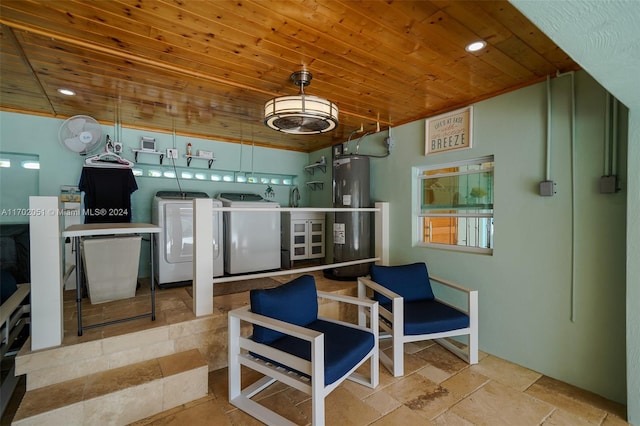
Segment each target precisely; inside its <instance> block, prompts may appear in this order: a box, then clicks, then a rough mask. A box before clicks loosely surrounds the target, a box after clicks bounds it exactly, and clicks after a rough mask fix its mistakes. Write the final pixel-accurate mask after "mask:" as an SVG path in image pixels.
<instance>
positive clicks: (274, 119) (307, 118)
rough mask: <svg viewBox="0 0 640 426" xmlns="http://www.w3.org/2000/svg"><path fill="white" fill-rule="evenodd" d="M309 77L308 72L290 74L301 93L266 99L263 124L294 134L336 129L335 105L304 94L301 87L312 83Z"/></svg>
mask: <svg viewBox="0 0 640 426" xmlns="http://www.w3.org/2000/svg"><path fill="white" fill-rule="evenodd" d="M312 77H313V76H312V75H311V73H310V72H309V71H297V72H294V73H293V74H291V77H290V78H291V80H292V81H293V84H295V85H296V86H298V87H299V88H300V93H298V94H297V95H295V96H280V97H278V98H273V99H271V100H269V101H267V103H266V104H265V105H264V124H266V125H267V126H268V127H270V128H272V129H274V130H278V131H280V132H284V133H290V134H293V135H313V134H317V133H325V132H330V131H332V130H333V129H335V128H336V127H337V126H338V107H337V105H336V104H334V103H333V102H331V101H329V100H327V99H324V98H320V97H318V96H311V95H305V93H304V87H305V86H308V85H309V84H310V83H311V78H312Z"/></svg>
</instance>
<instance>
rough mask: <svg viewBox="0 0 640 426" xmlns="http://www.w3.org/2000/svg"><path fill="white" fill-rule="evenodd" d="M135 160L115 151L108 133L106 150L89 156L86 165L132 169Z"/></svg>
mask: <svg viewBox="0 0 640 426" xmlns="http://www.w3.org/2000/svg"><path fill="white" fill-rule="evenodd" d="M134 164H135V163H134V162H132V161H129V160H127V159H126V158H122V157H121V156H119V155H118V154H116V153H115V152H113V144H112V143H111V139H110V138H109V135H107V143H106V145H105V147H104V152H103V153H101V154H98V155H94V156H93V157H89V158H87V159H86V160H85V161H84V167H101V168H111V169H131V168H133V166H134Z"/></svg>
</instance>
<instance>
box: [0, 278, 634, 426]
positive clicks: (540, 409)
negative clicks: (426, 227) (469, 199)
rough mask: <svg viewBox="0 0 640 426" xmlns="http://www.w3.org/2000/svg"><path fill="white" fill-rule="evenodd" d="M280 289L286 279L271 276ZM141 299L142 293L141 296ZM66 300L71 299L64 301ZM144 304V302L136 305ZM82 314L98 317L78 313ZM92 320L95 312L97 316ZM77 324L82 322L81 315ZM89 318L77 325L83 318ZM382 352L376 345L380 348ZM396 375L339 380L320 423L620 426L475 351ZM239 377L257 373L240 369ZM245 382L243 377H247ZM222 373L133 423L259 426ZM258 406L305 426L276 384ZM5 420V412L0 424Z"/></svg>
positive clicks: (167, 304) (70, 336) (428, 349)
mask: <svg viewBox="0 0 640 426" xmlns="http://www.w3.org/2000/svg"><path fill="white" fill-rule="evenodd" d="M315 275H316V280H317V283H318V287H319V288H321V289H323V290H324V289H328V290H331V288H335V287H336V286H345V283H344V282H335V281H330V280H326V279H325V278H324V277H322V274H321V273H320V274H315ZM277 279H278V280H279V281H281V282H285V281H287V280H288V279H291V276H282V277H278V278H277ZM138 293H139V296H136V298H134V299H138V298H141V299H142V304H143V305H144V304H147V306H148V293H146V292H144V291H139V292H138ZM145 293H146V294H145ZM184 294H185V288H177V289H170V290H160V291H159V293H158V310H159V312H158V321H156V324H166V323H167V322H174V321H178V320H185V319H190V318H192V315H193V314H192V313H190V312H189V309H190V307H191V304H190V300H189V298H188V297H185V296H184ZM72 296H73V295H72ZM216 299H217V300H215V301H214V309H215V310H218V311H220V312H226V311H228V310H229V309H233V308H235V307H237V306H239V305H242V304H244V303H246V302H245V301H244V299H247V296H246V293H240V294H233V295H227V296H219V297H216ZM145 301H146V302H145ZM124 302H125V303H126V305H127V306H128V307H125V308H123V307H122V306H118V304H115V305H113V306H112V307H111V308H110V307H109V305H108V304H105V305H104V306H103V307H102V308H100V310H101V311H103V312H101V315H102V316H107V317H108V316H111V315H112V314H113V313H112V312H111V313H110V312H107V311H108V310H109V309H114V310H117V311H118V313H119V314H124V315H127V314H126V311H127V310H129V309H131V310H133V311H134V312H137V311H139V310H140V309H141V308H140V306H139V305H140V304H139V303H136V302H133V303H132V301H131V300H129V301H124ZM74 313H75V306H74V303H73V301H72V300H68V299H67V300H66V301H65V339H64V344H72V343H73V342H74V341H77V340H78V338H77V336H74V333H75V325H76V324H75V315H74ZM86 313H87V314H88V316H89V317H91V316H93V315H96V314H98V312H91V311H87V312H86ZM98 315H100V314H98ZM83 317H84V316H83ZM89 319H90V318H86V320H87V321H88V320H89ZM138 324H139V327H143V328H148V327H150V326H153V323H151V324H150V321H148V320H138V321H132V322H130V323H122V324H118V325H112V326H108V327H103V328H101V329H95V330H92V331H91V332H90V333H85V335H84V336H83V337H82V338H80V340H83V341H85V340H92V339H99V338H101V337H102V336H106V335H117V334H121V333H127V332H130V331H131V330H132V329H134V328H135V327H137V326H138ZM385 345H388V341H383V342H382V343H381V346H383V347H385ZM405 352H406V354H405V376H403V377H401V378H394V377H393V376H391V375H390V374H389V372H388V371H387V370H386V369H385V368H384V367H381V368H380V384H379V386H378V387H377V388H376V389H369V388H367V387H364V386H361V385H358V384H355V383H352V382H348V381H347V382H345V383H343V384H342V385H340V386H339V387H338V388H337V389H336V390H334V391H333V392H332V393H331V394H330V395H329V397H328V398H327V401H326V407H327V410H326V423H327V424H328V425H337V424H339V425H341V426H342V425H354V426H355V425H376V426H382V425H431V424H433V425H510V426H513V425H572V426H573V425H607V426H609V425H624V424H627V423H626V422H625V420H624V419H625V407H624V406H623V405H621V404H618V403H614V402H612V401H608V400H606V399H604V398H601V397H599V396H597V395H594V394H592V393H590V392H586V391H583V390H581V389H578V388H576V387H573V386H570V385H568V384H565V383H563V382H559V381H557V380H554V379H552V378H549V377H546V376H543V375H541V374H539V373H537V372H535V371H532V370H529V369H526V368H524V367H521V366H518V365H516V364H513V363H510V362H507V361H505V360H502V359H500V358H497V357H495V356H492V355H490V354H485V353H481V356H480V362H479V363H478V364H477V365H474V366H469V365H467V364H466V363H465V362H464V361H462V360H460V359H459V358H457V357H455V356H454V355H452V354H451V353H449V352H448V351H446V350H444V349H443V348H442V347H440V346H439V345H438V344H434V343H432V342H423V343H416V344H410V345H406V346H405ZM243 374H246V375H249V374H258V373H254V372H252V371H249V370H247V371H243ZM249 378H250V377H247V379H249ZM227 383H228V382H227V370H226V368H223V369H219V370H215V371H212V372H210V373H209V394H208V396H207V397H205V398H202V399H199V400H196V401H193V402H190V403H188V404H184V405H182V406H180V407H177V408H174V409H171V410H168V411H165V412H163V413H160V414H157V415H155V416H152V417H150V418H147V419H144V420H141V421H138V422H136V423H134V425H136V426H141V425H183V424H188V425H190V426H191V425H216V426H217V425H243V426H244V425H248V426H249V425H260V424H261V423H260V422H259V421H257V420H255V419H253V418H252V417H250V416H248V415H247V414H245V413H244V412H242V411H240V410H238V409H236V408H235V407H233V406H232V405H230V404H229V402H228V400H227ZM258 397H259V398H262V399H263V401H262V403H263V404H265V405H267V406H269V407H270V408H271V409H273V410H274V411H277V412H278V413H280V414H281V415H283V416H284V417H286V418H288V419H290V420H291V421H293V422H296V423H298V424H301V425H306V424H309V418H310V413H311V401H310V399H309V397H308V396H307V395H306V394H304V393H302V392H299V391H297V390H295V389H292V388H289V387H288V386H285V385H282V384H276V385H272V386H271V387H270V388H268V389H266V390H265V391H263V392H262V393H261V394H260V395H259V396H258ZM11 415H12V414H11V413H10V412H9V413H5V416H3V419H2V425H5V424H9V422H10V416H11Z"/></svg>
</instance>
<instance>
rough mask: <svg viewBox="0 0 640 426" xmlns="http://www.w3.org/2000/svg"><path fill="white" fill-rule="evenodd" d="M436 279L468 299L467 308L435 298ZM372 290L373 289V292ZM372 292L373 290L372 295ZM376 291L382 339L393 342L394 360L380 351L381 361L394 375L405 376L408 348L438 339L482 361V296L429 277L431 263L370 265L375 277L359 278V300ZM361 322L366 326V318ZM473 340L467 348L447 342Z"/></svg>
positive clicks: (456, 351) (474, 361)
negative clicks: (408, 343) (406, 351)
mask: <svg viewBox="0 0 640 426" xmlns="http://www.w3.org/2000/svg"><path fill="white" fill-rule="evenodd" d="M431 281H435V282H437V283H440V284H443V285H445V286H447V287H449V288H452V289H454V290H457V291H460V292H462V293H464V294H465V295H466V305H467V306H466V309H464V310H463V309H459V308H456V307H454V306H452V305H449V304H447V303H444V302H442V301H439V300H438V299H436V298H435V296H434V294H433V290H432V289H431ZM368 289H370V290H369V291H368ZM371 290H372V292H371ZM371 293H373V299H374V300H376V301H378V302H379V303H380V307H379V311H380V312H379V313H380V321H379V325H380V328H381V329H382V330H383V332H381V334H380V338H385V337H390V338H391V339H392V356H391V357H388V356H387V355H386V354H385V353H384V352H382V351H381V352H380V361H381V362H382V363H383V364H384V365H385V366H386V367H387V368H388V369H389V371H391V373H392V374H393V375H394V376H395V377H398V376H402V375H403V374H404V350H403V349H404V344H405V343H407V342H417V341H422V340H429V339H434V340H436V341H437V342H438V343H440V344H441V345H442V346H443V347H445V348H446V349H448V350H450V351H451V352H453V353H454V354H456V355H457V356H459V357H460V358H462V359H464V360H465V361H467V362H468V363H469V364H477V363H478V292H477V291H475V290H469V289H466V288H464V287H461V286H459V285H457V284H455V283H452V282H450V281H446V280H443V279H441V278H436V277H433V276H431V277H430V276H429V272H428V271H427V265H425V264H424V263H413V264H409V265H400V266H379V265H373V266H372V267H371V278H370V279H369V278H366V277H361V278H358V296H359V297H361V298H362V297H366V296H367V295H368V294H369V295H370V294H371ZM359 322H360V323H361V324H364V323H366V318H364V317H361V318H360V320H359ZM465 335H466V336H468V338H467V346H466V348H461V347H460V346H458V345H455V344H454V343H452V342H450V341H449V340H446V339H445V338H447V337H453V336H465Z"/></svg>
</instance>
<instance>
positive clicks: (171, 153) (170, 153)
mask: <svg viewBox="0 0 640 426" xmlns="http://www.w3.org/2000/svg"><path fill="white" fill-rule="evenodd" d="M167 158H178V150H177V149H176V148H167Z"/></svg>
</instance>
